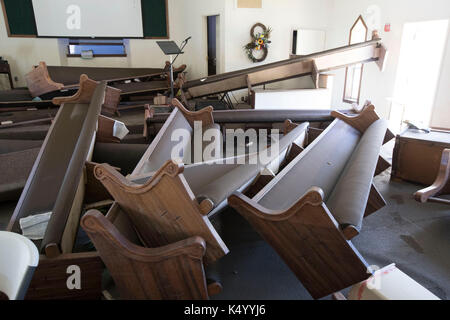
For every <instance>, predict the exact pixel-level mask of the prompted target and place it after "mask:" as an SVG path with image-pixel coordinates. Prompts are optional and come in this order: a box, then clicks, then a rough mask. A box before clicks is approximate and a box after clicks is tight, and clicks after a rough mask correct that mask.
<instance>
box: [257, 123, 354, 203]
mask: <svg viewBox="0 0 450 320" xmlns="http://www.w3.org/2000/svg"><path fill="white" fill-rule="evenodd" d="M360 137H361V134H360V133H359V131H357V130H356V129H354V128H353V127H351V126H349V125H347V124H346V123H345V122H343V121H339V120H335V121H334V122H333V123H332V124H331V125H330V126H329V127H328V128H327V129H326V130H325V131H324V132H323V133H322V138H321V139H317V140H315V141H314V142H313V143H311V144H310V145H309V146H308V147H307V148H306V149H305V150H304V151H303V152H302V153H301V154H300V155H298V156H297V158H295V159H294V160H293V161H292V162H291V163H290V164H289V165H287V166H286V167H285V168H284V169H283V170H282V171H281V172H280V173H279V174H278V175H277V178H276V179H274V180H273V181H272V182H270V183H269V184H268V185H267V186H266V187H265V188H264V189H263V190H261V192H259V193H258V194H257V195H256V196H255V197H254V198H253V200H254V201H256V202H258V203H259V204H260V205H262V206H264V207H266V208H268V209H272V210H286V209H288V208H290V207H291V206H292V205H293V204H294V203H295V202H296V201H297V200H298V199H299V198H300V197H302V196H303V195H304V194H305V193H306V192H307V191H308V190H309V189H310V188H311V187H313V186H315V187H320V188H321V189H322V190H323V191H324V194H325V199H327V198H328V197H329V196H330V194H331V192H332V190H333V189H334V186H335V185H336V183H337V181H338V179H339V177H340V174H341V172H342V171H343V170H344V167H345V165H346V164H347V162H348V160H349V159H350V157H351V155H352V153H353V151H354V150H355V147H356V146H357V144H358V142H359V140H360Z"/></svg>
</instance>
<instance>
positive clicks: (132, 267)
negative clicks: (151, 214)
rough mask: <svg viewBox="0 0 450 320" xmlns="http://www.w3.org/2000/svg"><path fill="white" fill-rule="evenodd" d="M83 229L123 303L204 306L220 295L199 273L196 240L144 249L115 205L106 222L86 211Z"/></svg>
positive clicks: (199, 242)
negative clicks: (202, 302) (192, 303)
mask: <svg viewBox="0 0 450 320" xmlns="http://www.w3.org/2000/svg"><path fill="white" fill-rule="evenodd" d="M81 225H82V227H83V229H84V230H85V231H86V232H87V234H88V235H89V237H90V238H91V239H92V242H93V243H94V245H95V247H96V249H97V250H98V252H99V254H100V256H101V258H102V260H103V262H104V263H105V265H106V267H107V268H108V271H109V273H110V274H111V276H112V277H113V279H114V282H115V285H116V286H117V288H118V291H119V295H120V298H121V299H132V300H148V299H150V300H206V299H208V298H209V297H210V296H211V295H214V294H217V293H219V292H220V291H221V286H220V284H218V283H216V282H212V283H207V280H206V276H205V271H204V267H203V257H204V255H205V251H206V243H205V241H204V240H203V239H202V238H200V237H191V238H188V239H186V240H181V241H179V242H176V243H171V244H168V245H166V246H163V247H157V248H148V247H144V245H143V244H142V243H141V241H140V240H139V237H138V235H137V233H136V231H135V228H134V226H133V224H132V223H131V221H130V219H129V218H128V217H127V215H126V214H125V213H124V212H123V211H122V210H121V209H120V207H119V205H118V204H117V203H116V204H114V205H113V206H112V207H111V209H110V210H109V212H108V214H107V216H106V217H105V216H104V215H103V214H101V213H100V212H99V211H96V210H91V211H89V212H88V213H86V214H85V215H84V217H83V219H82V221H81Z"/></svg>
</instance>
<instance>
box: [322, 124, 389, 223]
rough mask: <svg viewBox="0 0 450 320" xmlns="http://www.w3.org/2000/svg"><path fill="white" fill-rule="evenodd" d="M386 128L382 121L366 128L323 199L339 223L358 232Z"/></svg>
mask: <svg viewBox="0 0 450 320" xmlns="http://www.w3.org/2000/svg"><path fill="white" fill-rule="evenodd" d="M386 130H387V122H386V121H385V120H378V121H376V122H374V123H373V124H372V125H371V126H370V127H369V128H368V129H367V130H366V132H365V133H364V135H363V136H362V138H361V140H360V142H359V143H358V145H357V147H356V149H355V151H354V152H353V154H352V156H351V158H350V160H349V161H348V163H347V165H346V167H345V169H344V171H343V172H342V174H341V176H340V178H339V181H338V182H337V184H336V186H335V188H334V190H333V192H332V193H331V195H330V197H329V199H328V201H326V204H327V207H328V208H329V209H330V211H331V213H332V214H333V216H334V217H335V219H336V220H337V221H338V223H339V224H341V226H348V225H353V226H355V227H356V228H357V229H358V231H359V230H360V229H361V224H362V220H363V216H364V212H365V209H366V205H367V200H368V198H369V194H370V188H371V186H372V178H373V176H374V174H375V169H376V167H377V162H378V156H379V153H380V148H381V146H382V145H383V139H384V136H385V134H386Z"/></svg>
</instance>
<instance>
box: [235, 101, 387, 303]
mask: <svg viewBox="0 0 450 320" xmlns="http://www.w3.org/2000/svg"><path fill="white" fill-rule="evenodd" d="M333 116H334V117H336V118H337V119H336V120H335V121H334V122H333V123H332V124H331V125H330V126H329V127H328V128H327V129H325V130H324V132H323V133H322V134H320V136H319V137H317V138H316V139H315V140H314V142H312V143H311V144H310V145H309V146H308V147H307V148H306V149H305V150H304V151H303V152H301V153H300V154H299V155H298V156H297V157H296V158H295V159H294V160H293V161H292V162H291V163H289V164H288V165H287V166H286V167H285V168H284V169H283V170H282V171H281V172H280V173H279V174H278V175H277V176H276V177H275V178H273V179H272V181H270V182H269V184H267V186H266V187H264V188H263V189H262V190H261V191H260V192H259V193H257V194H256V195H255V196H254V197H252V198H251V199H250V198H249V197H247V196H245V195H243V194H242V193H235V194H233V195H231V196H230V197H229V199H228V202H229V204H230V206H232V207H233V208H235V209H236V210H237V211H238V212H239V213H240V214H242V215H243V216H244V217H245V218H246V219H247V220H248V221H249V222H250V224H251V225H252V226H253V227H254V228H255V229H256V230H257V231H258V232H259V233H260V234H261V235H262V237H263V238H264V239H265V240H266V241H267V242H268V243H269V244H270V245H271V246H272V247H273V248H274V249H275V250H276V251H277V253H278V254H279V255H280V256H281V257H282V258H283V260H284V261H285V262H286V264H287V265H288V266H289V267H290V269H291V270H292V271H293V272H294V273H295V275H296V276H297V278H298V279H299V280H300V281H301V282H302V284H303V285H304V286H305V288H306V289H307V290H308V291H309V293H310V294H311V295H312V297H313V298H316V299H318V298H322V297H325V296H327V295H329V294H332V293H334V292H337V291H339V290H342V289H344V288H347V287H349V286H351V285H353V284H355V283H358V282H360V281H363V280H365V279H366V278H368V277H369V276H370V270H368V265H367V263H366V262H365V261H364V259H363V258H362V257H361V255H360V254H359V252H358V251H357V250H356V248H354V247H353V245H352V243H351V242H350V240H351V239H352V238H353V237H355V236H356V235H358V233H359V231H360V229H361V225H362V221H363V218H364V216H365V215H366V210H367V207H368V206H369V204H370V203H371V204H372V205H374V206H375V208H371V209H372V210H369V213H373V211H374V210H373V209H375V210H378V209H380V208H381V207H382V206H383V205H384V204H385V202H384V201H381V202H380V201H373V199H382V196H381V195H380V194H379V193H378V192H377V191H376V188H374V187H373V183H372V179H373V176H374V174H375V172H376V167H377V163H378V160H379V152H380V148H381V146H382V144H383V142H385V141H386V140H389V139H390V138H392V137H393V136H392V135H391V134H389V132H388V130H387V124H386V122H385V121H383V120H380V119H379V118H378V116H377V114H376V113H375V111H374V107H373V106H372V105H371V106H368V107H366V108H365V109H364V110H363V111H362V113H361V114H360V115H358V116H355V117H349V116H346V115H344V114H342V113H339V112H333ZM371 199H372V200H371Z"/></svg>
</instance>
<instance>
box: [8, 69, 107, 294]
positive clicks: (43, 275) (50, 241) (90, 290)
mask: <svg viewBox="0 0 450 320" xmlns="http://www.w3.org/2000/svg"><path fill="white" fill-rule="evenodd" d="M105 88H106V84H105V83H102V84H98V83H97V82H95V81H93V80H90V79H88V78H87V77H86V76H82V77H81V78H80V89H79V91H78V92H77V94H75V95H74V96H72V97H64V98H55V99H54V103H55V104H61V107H60V108H59V111H58V113H57V115H56V118H55V121H54V122H53V124H52V126H51V128H50V130H49V132H48V134H47V136H46V138H45V141H44V143H43V145H42V148H41V149H40V151H39V154H38V156H37V159H36V161H35V163H34V166H33V168H32V170H31V173H30V176H29V177H28V180H27V182H26V184H25V187H24V190H23V192H22V195H21V197H20V199H19V202H18V204H17V207H16V209H15V210H14V213H13V216H12V218H11V220H10V222H9V225H8V231H12V232H16V233H21V227H20V219H21V218H25V217H28V216H31V215H36V214H42V213H47V212H51V213H52V214H51V217H50V220H49V222H48V226H47V228H46V231H45V234H44V237H43V239H42V240H36V241H35V244H36V246H37V247H38V248H39V249H40V252H41V253H42V254H41V255H40V262H39V267H38V269H37V270H36V272H35V275H34V277H33V280H32V282H31V285H30V288H29V291H28V295H27V299H48V298H59V299H63V298H71V299H74V298H80V297H83V298H86V299H88V298H91V299H95V298H99V297H100V293H101V272H102V263H101V260H100V259H99V257H98V254H97V253H96V252H93V253H85V252H83V253H73V252H72V250H73V247H74V242H75V238H76V234H77V231H78V226H79V219H80V215H81V210H82V204H83V195H84V189H85V181H84V174H83V168H84V165H85V161H86V160H89V159H90V158H91V154H92V149H93V146H94V140H95V130H96V126H97V121H98V116H99V114H100V110H101V107H102V103H103V100H104V96H105ZM70 265H78V266H79V267H80V268H81V272H82V278H81V285H82V288H83V289H82V290H69V288H68V287H67V284H66V282H67V278H68V274H67V267H68V266H70ZM49 273H51V276H49Z"/></svg>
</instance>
